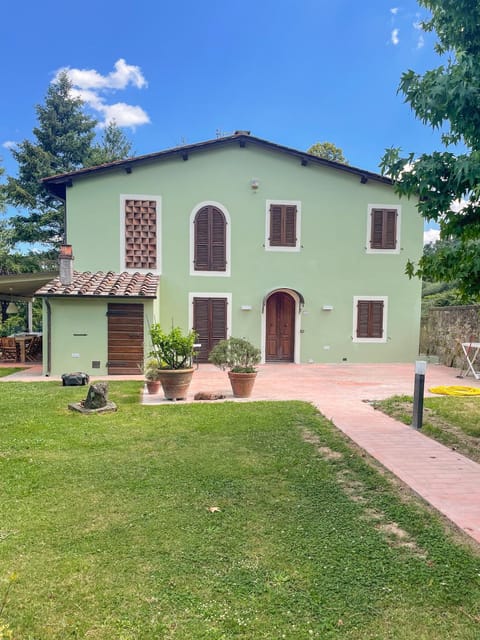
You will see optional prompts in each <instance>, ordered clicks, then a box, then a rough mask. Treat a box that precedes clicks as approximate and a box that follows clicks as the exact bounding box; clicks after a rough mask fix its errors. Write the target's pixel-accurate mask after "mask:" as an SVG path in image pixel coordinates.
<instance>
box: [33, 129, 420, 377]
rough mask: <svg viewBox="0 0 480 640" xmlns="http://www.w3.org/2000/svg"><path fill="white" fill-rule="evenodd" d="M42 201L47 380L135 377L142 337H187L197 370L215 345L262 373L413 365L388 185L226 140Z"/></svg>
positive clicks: (254, 141)
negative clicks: (264, 368) (191, 332)
mask: <svg viewBox="0 0 480 640" xmlns="http://www.w3.org/2000/svg"><path fill="white" fill-rule="evenodd" d="M44 185H45V187H46V188H47V189H48V190H49V191H50V192H51V193H52V194H54V195H55V196H57V197H58V198H60V199H62V200H64V201H65V203H66V225H65V226H66V238H65V246H64V247H62V257H61V266H60V277H59V278H58V279H56V280H53V281H51V282H49V283H48V284H47V285H45V286H44V287H42V288H41V289H40V290H39V291H38V292H37V295H38V296H41V297H42V298H43V300H44V336H45V337H44V358H43V361H44V372H45V374H46V375H48V374H60V373H64V372H68V371H77V370H81V371H85V372H87V373H96V374H107V373H108V374H129V373H138V372H139V366H141V364H142V361H143V359H144V356H145V355H146V354H148V352H149V350H150V345H149V331H148V329H149V326H150V325H151V323H153V322H160V323H161V324H162V326H164V327H165V328H169V327H171V326H172V325H178V326H180V327H182V328H183V329H185V330H187V329H190V328H192V327H193V328H195V329H196V331H197V332H198V342H199V343H200V344H201V349H200V353H199V359H200V361H201V362H202V361H203V362H205V361H207V358H208V353H209V351H210V349H211V348H212V346H213V345H214V344H215V343H216V342H217V341H218V340H220V339H221V338H224V337H228V336H229V335H234V336H237V337H245V338H247V339H248V340H250V341H251V342H253V343H254V344H256V345H258V346H259V347H260V348H261V351H262V358H263V361H265V362H267V363H268V362H294V363H309V362H310V363H312V362H315V363H328V362H342V361H345V362H400V361H408V360H414V359H415V356H416V355H417V349H418V334H419V317H420V282H419V281H418V280H417V279H413V280H409V279H408V277H407V276H406V275H405V264H406V262H407V260H408V259H411V260H418V258H419V257H420V255H421V253H422V238H423V233H422V232H423V221H422V219H421V217H420V215H419V214H418V212H417V210H416V207H415V204H416V203H415V202H413V201H408V200H402V201H401V202H400V201H399V199H398V197H397V196H396V195H395V193H394V191H393V187H392V184H391V182H390V180H389V179H388V178H385V177H383V176H380V175H378V174H375V173H371V172H368V171H363V170H361V169H358V168H355V167H350V166H347V165H343V164H338V163H336V162H330V161H327V160H324V159H321V158H317V157H315V156H311V155H309V154H308V153H304V152H302V151H297V150H295V149H290V148H287V147H284V146H281V145H277V144H274V143H271V142H268V141H265V140H261V139H259V138H256V137H253V136H251V135H249V132H246V131H239V132H236V133H235V134H234V135H232V136H228V137H224V138H219V139H216V140H210V141H207V142H203V143H199V144H192V145H187V146H182V147H177V148H174V149H169V150H167V151H162V152H159V153H152V154H149V155H144V156H140V157H135V158H130V159H127V160H122V161H118V162H114V163H111V164H108V165H102V166H99V167H93V168H87V169H81V170H78V171H75V172H72V173H68V174H64V175H60V176H54V177H50V178H47V179H45V180H44Z"/></svg>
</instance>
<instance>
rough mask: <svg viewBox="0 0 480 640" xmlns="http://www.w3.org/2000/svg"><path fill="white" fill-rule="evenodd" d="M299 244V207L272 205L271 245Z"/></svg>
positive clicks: (289, 245) (286, 245)
mask: <svg viewBox="0 0 480 640" xmlns="http://www.w3.org/2000/svg"><path fill="white" fill-rule="evenodd" d="M296 244H297V207H296V206H295V205H284V204H272V205H270V246H271V247H295V246H296Z"/></svg>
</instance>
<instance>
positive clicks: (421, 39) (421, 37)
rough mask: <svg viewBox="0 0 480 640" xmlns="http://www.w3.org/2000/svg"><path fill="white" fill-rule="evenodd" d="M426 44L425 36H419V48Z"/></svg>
mask: <svg viewBox="0 0 480 640" xmlns="http://www.w3.org/2000/svg"><path fill="white" fill-rule="evenodd" d="M424 46H425V38H424V37H423V36H419V37H418V40H417V49H422V48H423V47H424Z"/></svg>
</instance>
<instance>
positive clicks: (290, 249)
mask: <svg viewBox="0 0 480 640" xmlns="http://www.w3.org/2000/svg"><path fill="white" fill-rule="evenodd" d="M272 204H280V205H281V204H284V205H287V206H288V205H290V206H291V205H295V206H296V207H297V217H296V229H295V237H296V238H297V243H296V245H295V246H294V247H277V246H275V247H272V246H271V245H270V206H271V205H272ZM301 230H302V202H301V200H266V201H265V251H283V252H286V253H291V252H295V251H300V247H301V242H300V240H301V238H300V234H301ZM286 291H287V289H286Z"/></svg>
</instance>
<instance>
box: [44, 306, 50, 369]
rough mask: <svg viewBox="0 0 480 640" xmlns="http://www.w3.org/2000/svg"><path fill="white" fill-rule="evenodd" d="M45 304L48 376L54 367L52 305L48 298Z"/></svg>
mask: <svg viewBox="0 0 480 640" xmlns="http://www.w3.org/2000/svg"><path fill="white" fill-rule="evenodd" d="M45 306H46V308H47V367H46V370H45V375H46V376H47V378H48V376H49V375H50V371H51V368H52V337H51V336H52V307H51V306H50V300H49V299H48V298H45Z"/></svg>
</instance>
